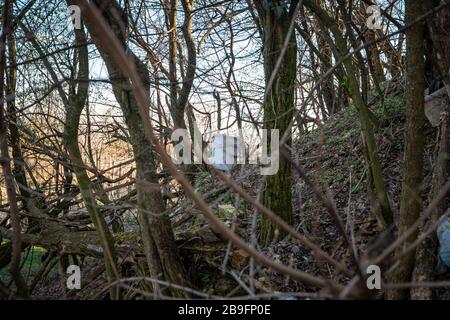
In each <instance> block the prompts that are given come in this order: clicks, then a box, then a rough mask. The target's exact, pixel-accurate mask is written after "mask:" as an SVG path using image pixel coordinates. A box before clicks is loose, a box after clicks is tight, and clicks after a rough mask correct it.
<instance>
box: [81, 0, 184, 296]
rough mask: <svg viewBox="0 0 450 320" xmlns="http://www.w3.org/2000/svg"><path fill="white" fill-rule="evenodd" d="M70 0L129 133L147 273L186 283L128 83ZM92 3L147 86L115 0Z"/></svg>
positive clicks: (151, 154) (145, 74)
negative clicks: (102, 66) (102, 63)
mask: <svg viewBox="0 0 450 320" xmlns="http://www.w3.org/2000/svg"><path fill="white" fill-rule="evenodd" d="M73 2H74V3H75V4H77V5H79V6H80V7H81V9H82V12H83V13H84V14H83V15H82V16H83V18H84V19H85V22H86V25H87V27H88V30H89V32H90V34H91V37H92V40H93V42H94V43H95V45H96V46H97V48H98V50H99V51H100V54H101V56H102V58H103V60H104V61H105V64H106V67H107V70H108V73H109V77H110V79H111V82H112V86H113V91H114V95H115V97H116V100H117V102H118V103H119V105H120V107H121V109H122V113H123V116H124V118H125V122H126V124H127V127H128V130H129V132H130V140H131V141H130V143H131V145H132V147H133V153H134V156H135V161H136V175H137V177H136V178H137V192H138V215H139V223H140V226H141V234H142V242H143V245H144V252H145V255H146V259H147V264H148V267H149V271H150V274H151V276H152V277H154V278H160V279H165V280H166V281H169V282H171V283H174V284H178V285H187V284H188V283H189V281H188V280H187V274H186V272H185V270H184V267H183V264H182V263H181V259H180V256H179V254H178V248H177V246H176V243H175V239H174V234H173V230H172V226H171V222H170V220H169V217H168V216H167V215H166V214H164V211H165V204H164V201H163V198H162V195H161V189H160V185H159V181H158V179H159V178H158V175H157V172H156V170H157V168H158V166H159V162H158V160H157V158H156V156H155V154H154V151H153V148H152V146H151V145H149V144H148V142H147V140H146V138H145V134H144V128H143V124H142V119H141V117H140V114H139V109H138V105H137V102H136V100H135V97H134V95H133V94H132V89H131V84H130V82H129V80H128V79H127V77H126V76H125V75H124V74H123V73H122V71H121V69H120V68H119V67H118V66H117V65H116V64H115V63H114V62H113V60H112V59H111V56H110V55H111V51H109V47H108V46H107V45H106V44H105V43H104V40H103V39H102V37H101V36H100V35H99V34H98V32H97V29H96V22H97V21H96V20H95V19H94V18H93V16H92V14H91V13H90V11H89V10H87V9H86V5H87V4H86V3H84V1H81V0H73ZM95 3H96V4H97V6H98V7H99V9H100V10H101V12H102V14H103V17H104V18H105V20H106V21H107V23H108V24H109V25H110V27H111V30H112V31H113V32H114V34H115V35H116V36H117V38H118V39H119V41H120V42H121V44H122V45H123V49H124V50H126V51H127V53H128V54H129V56H130V60H129V61H130V63H134V64H135V66H136V70H137V71H138V72H139V74H140V76H141V79H142V82H143V84H144V85H145V86H147V87H148V86H149V74H148V70H147V68H146V66H145V65H144V64H143V63H142V62H141V61H140V60H139V59H138V58H137V57H136V55H134V53H133V52H132V51H131V50H130V49H129V48H127V47H126V44H125V42H126V39H127V31H126V27H127V21H126V16H125V14H124V12H123V10H122V9H121V8H120V6H119V5H118V4H117V3H116V2H115V1H106V0H98V1H95ZM154 290H155V291H157V290H159V288H158V286H154ZM171 292H172V294H173V295H174V296H178V297H186V295H187V294H186V293H185V292H182V291H180V290H175V289H171ZM156 293H157V292H156Z"/></svg>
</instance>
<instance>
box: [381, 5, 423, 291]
mask: <svg viewBox="0 0 450 320" xmlns="http://www.w3.org/2000/svg"><path fill="white" fill-rule="evenodd" d="M423 13H424V12H423V7H422V3H420V2H419V1H415V0H407V1H406V23H412V22H413V21H415V20H416V19H417V17H419V16H420V15H422V14H423ZM424 28H425V25H424V23H423V22H420V23H416V24H414V26H412V27H411V28H410V29H408V30H407V32H406V39H407V40H406V41H407V46H406V50H407V91H406V124H405V127H406V128H405V149H404V156H403V179H402V192H401V196H400V217H399V219H400V220H399V223H398V230H399V231H398V232H399V234H400V235H401V234H403V233H405V232H406V231H407V230H408V229H409V228H410V227H411V225H412V224H414V222H415V221H416V220H417V219H418V218H419V214H420V210H421V207H422V200H421V189H422V179H423V154H424V125H425V114H424V90H425V78H424V73H425V61H424ZM417 235H418V232H417V231H416V232H414V234H412V235H411V236H410V237H409V238H408V239H406V241H405V242H404V243H403V244H402V246H400V248H399V250H398V251H397V254H400V253H401V251H402V250H403V249H405V248H406V247H408V246H409V245H410V244H411V243H412V242H414V241H415V240H416V238H417ZM414 259H415V250H412V251H411V252H410V253H408V254H406V255H405V256H404V257H403V258H401V260H400V263H399V265H398V267H397V268H396V269H394V270H393V272H392V273H391V274H390V275H389V281H390V282H391V283H394V284H395V283H403V282H409V281H410V280H411V274H412V271H413V268H414ZM407 292H408V291H407V290H401V289H392V290H388V291H387V298H388V299H405V298H407Z"/></svg>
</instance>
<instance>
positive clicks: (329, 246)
mask: <svg viewBox="0 0 450 320" xmlns="http://www.w3.org/2000/svg"><path fill="white" fill-rule="evenodd" d="M383 91H384V105H383V104H382V103H381V99H379V98H376V97H375V98H371V99H369V105H371V109H372V111H373V113H374V115H375V116H376V118H377V120H378V126H377V128H376V140H377V146H378V151H379V156H380V160H381V165H382V170H383V174H384V177H385V183H386V185H387V189H388V192H389V196H390V200H391V205H392V209H393V210H394V214H398V207H399V205H398V201H399V196H400V191H401V175H402V168H401V163H402V157H403V155H402V150H403V141H404V137H403V135H404V121H405V119H404V105H405V102H404V94H403V92H404V88H403V86H402V85H401V84H391V85H390V87H389V88H384V90H383ZM355 119H357V111H356V110H355V109H354V108H353V107H351V106H350V107H349V108H347V110H345V111H344V112H342V113H339V114H337V115H335V116H333V117H332V118H330V119H328V120H327V121H326V122H325V124H324V125H323V127H322V128H321V129H317V130H315V131H313V132H311V133H310V134H308V135H305V136H304V137H302V138H301V139H300V140H297V141H295V142H294V145H293V150H294V151H295V152H294V154H295V159H294V160H295V161H297V162H298V163H299V164H300V165H301V166H302V167H303V168H304V170H305V171H306V172H307V173H308V175H309V177H310V178H312V179H314V181H316V182H317V183H318V184H319V185H320V186H322V188H323V189H324V190H325V189H328V193H329V194H330V195H331V196H332V197H333V199H334V202H335V204H336V207H337V209H338V213H339V215H340V218H341V220H342V221H343V223H344V225H345V228H346V231H347V233H348V234H349V235H350V239H351V242H352V246H353V248H352V250H353V251H354V252H355V253H356V255H357V256H358V257H364V255H365V252H367V250H368V248H369V246H370V244H371V243H372V242H373V241H374V239H375V238H376V236H377V235H378V234H379V231H378V230H379V228H378V226H377V220H376V217H375V216H374V215H373V214H372V213H371V209H370V208H371V205H370V203H369V201H368V197H367V191H366V187H365V183H364V181H363V180H364V176H365V173H366V172H365V165H364V154H363V145H362V138H361V133H360V132H361V131H360V129H359V127H358V124H357V123H358V121H356V120H355ZM426 132H427V135H426V136H427V139H426V151H425V159H424V161H425V162H424V163H425V168H426V171H425V183H424V186H425V187H424V190H423V198H424V199H427V196H428V192H429V186H430V181H431V174H430V171H431V166H432V161H433V154H434V151H433V149H434V141H435V130H434V129H433V128H432V127H431V126H430V125H429V124H428V123H427V127H426ZM247 169H248V168H244V170H240V172H239V173H236V174H234V175H236V177H234V178H235V179H237V180H238V181H240V183H241V185H242V187H243V188H244V189H245V190H246V191H247V192H249V193H251V194H252V195H253V196H256V193H257V190H258V188H257V185H258V183H259V180H260V177H258V176H257V175H256V174H255V172H254V170H251V169H248V170H247ZM194 186H195V187H196V189H197V191H198V192H199V193H203V194H204V196H206V197H208V196H211V197H212V198H213V201H212V202H211V203H212V206H213V207H214V208H215V210H216V213H217V214H218V215H219V216H220V217H221V218H222V219H223V220H224V221H226V222H227V223H228V224H229V225H230V226H232V227H233V228H234V229H235V230H236V232H237V233H238V234H240V235H241V236H243V237H244V238H245V237H246V238H247V239H246V240H248V241H249V242H251V241H254V239H253V240H252V239H251V238H250V236H249V235H251V234H252V230H254V228H255V225H254V223H255V222H254V219H252V217H253V213H254V210H253V209H252V208H247V207H246V206H245V205H244V204H243V203H242V202H241V201H238V200H236V198H235V197H234V196H233V195H231V194H229V193H227V192H223V191H222V192H221V191H220V190H221V188H222V189H223V185H222V184H221V183H220V182H218V181H216V180H215V179H213V178H212V177H211V174H209V173H208V172H203V173H202V174H200V175H198V176H197V178H196V180H195V185H194ZM211 190H216V191H217V190H218V192H217V193H215V192H214V191H211ZM293 192H294V200H293V208H294V212H295V225H294V227H295V229H296V230H297V231H298V232H299V233H301V234H302V235H304V236H306V237H307V238H308V239H310V240H312V241H313V242H315V243H318V244H320V246H321V248H322V249H323V250H324V251H326V252H327V253H329V254H330V255H331V256H332V257H333V258H335V259H336V260H338V261H341V262H344V263H346V264H347V265H351V256H350V254H351V252H350V250H348V249H347V246H346V244H345V243H344V241H343V238H342V237H341V236H340V234H339V232H338V230H337V228H336V227H335V224H334V222H333V219H332V217H331V216H330V215H329V214H328V213H327V211H326V210H325V208H324V207H323V206H322V205H321V204H320V203H318V202H317V201H316V200H315V198H314V195H313V194H312V191H311V190H310V188H309V187H308V186H307V185H306V184H305V183H304V182H303V181H302V179H300V178H299V177H298V176H297V174H295V173H294V190H293ZM324 192H325V191H324ZM217 194H218V195H217ZM186 202H188V200H186ZM187 207H188V209H186V208H187ZM175 211H176V212H177V213H176V214H174V215H173V218H174V219H173V220H174V225H175V226H176V236H177V239H178V241H179V243H180V250H181V254H182V255H183V257H184V258H185V260H186V262H187V265H188V266H190V267H189V268H191V269H193V270H192V271H194V269H195V271H196V272H195V274H196V276H195V279H194V280H193V282H194V283H195V285H196V287H197V288H198V289H199V290H200V291H203V292H207V293H210V294H215V295H221V296H239V295H246V294H248V292H246V291H248V288H247V289H246V288H245V287H243V286H242V285H240V284H239V283H238V281H236V280H235V279H236V278H240V279H242V280H243V281H244V282H245V283H248V284H249V287H250V288H256V290H257V292H259V293H273V292H283V293H287V294H288V293H292V294H293V295H294V296H295V293H296V292H309V293H310V294H311V296H310V297H311V298H314V294H315V293H317V289H315V288H311V287H305V286H304V285H302V284H300V283H298V282H295V281H292V280H291V279H289V278H286V277H284V276H280V275H279V274H278V273H276V272H273V271H272V270H269V269H267V268H265V267H255V269H252V264H251V263H250V259H248V257H247V255H246V254H245V253H243V252H241V251H240V250H234V249H233V248H231V247H230V246H227V244H226V243H223V242H222V241H221V240H220V239H219V238H218V237H217V235H215V234H214V233H213V232H212V231H211V230H209V229H208V228H207V226H206V224H205V222H204V220H202V218H201V215H200V214H199V212H197V211H195V208H193V206H191V207H189V206H187V205H186V204H182V205H181V206H180V210H175ZM180 212H181V213H180ZM185 212H190V214H191V213H193V214H191V217H190V218H186V213H185ZM197 238H201V240H202V241H201V242H199V243H196V241H195V240H193V241H191V239H197ZM186 239H189V240H186ZM258 249H259V250H261V251H262V252H263V253H264V254H266V255H267V256H269V257H270V258H271V259H273V260H275V261H279V262H282V263H284V264H286V265H290V266H292V267H295V268H297V269H299V270H302V271H304V272H308V273H310V274H313V275H317V276H324V277H333V278H334V279H335V280H336V281H340V282H344V281H346V280H348V279H346V278H345V276H344V275H341V274H339V273H335V272H333V269H332V267H331V266H329V265H328V264H326V263H323V262H320V261H318V260H317V259H316V258H315V257H314V255H313V253H312V252H311V251H309V250H307V249H306V248H305V247H303V246H302V245H300V244H299V243H298V242H296V241H294V240H292V239H291V238H290V237H287V238H285V239H281V241H278V242H277V243H276V244H272V245H268V246H265V247H261V246H259V247H258ZM193 252H194V253H195V254H192V253H193ZM28 263H29V265H30V272H37V270H34V269H33V268H34V267H33V266H34V264H33V263H30V262H28ZM98 264H99V261H98V260H92V261H90V262H88V263H87V264H86V268H84V269H83V271H82V274H89V273H92V272H95V271H93V270H96V269H98ZM224 265H226V266H227V267H226V268H225V270H226V271H225V272H222V271H220V270H223V266H224ZM218 270H219V271H218ZM97 273H98V272H97ZM249 273H251V274H255V277H254V279H253V277H249ZM192 274H194V272H192ZM59 279H60V277H59V275H58V267H57V266H55V267H54V268H53V271H52V272H50V273H49V274H48V275H47V277H45V279H44V280H42V281H41V282H40V284H39V285H38V286H37V288H36V290H35V292H34V298H35V299H60V298H62V297H64V298H66V297H67V298H69V299H71V298H72V299H89V298H99V297H104V296H105V295H106V293H104V294H103V295H102V294H100V296H98V292H97V288H98V287H100V286H102V284H104V283H105V279H103V278H102V277H101V276H100V277H97V278H95V279H96V280H93V281H92V282H90V283H87V285H86V286H85V287H84V288H83V289H82V290H81V291H80V292H78V293H76V294H73V293H69V294H68V295H67V296H66V293H65V292H64V290H62V286H63V285H64V284H63V283H62V282H61V281H60V280H59ZM447 294H448V292H446V293H445V294H444V292H443V291H439V296H440V297H441V298H445V297H447V298H448V296H447Z"/></svg>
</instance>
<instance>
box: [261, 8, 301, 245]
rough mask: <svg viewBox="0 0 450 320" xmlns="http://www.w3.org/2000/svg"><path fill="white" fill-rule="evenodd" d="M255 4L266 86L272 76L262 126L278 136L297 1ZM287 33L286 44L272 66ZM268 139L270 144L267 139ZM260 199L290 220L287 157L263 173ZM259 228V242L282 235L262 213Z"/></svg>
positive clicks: (288, 116) (289, 103)
mask: <svg viewBox="0 0 450 320" xmlns="http://www.w3.org/2000/svg"><path fill="white" fill-rule="evenodd" d="M255 4H256V8H257V10H258V13H259V17H260V20H261V22H262V25H263V28H262V29H263V30H264V39H263V41H264V74H265V80H266V86H267V85H268V84H269V82H270V79H271V78H272V77H273V79H274V80H273V82H272V85H271V87H270V88H266V90H267V92H268V94H266V99H265V101H264V127H265V128H266V129H268V134H269V135H270V129H279V132H280V137H282V136H283V135H284V134H285V132H286V130H290V126H289V124H290V122H291V120H292V117H293V112H294V107H295V79H296V73H297V41H296V37H295V32H294V30H292V32H291V34H290V35H289V28H290V25H291V21H292V19H295V17H294V14H293V13H294V12H295V7H296V4H297V1H291V4H290V8H286V7H285V6H286V5H285V4H278V5H276V4H275V3H270V2H267V1H255ZM287 37H289V41H288V47H287V49H286V51H285V53H284V55H283V57H282V61H281V64H280V65H279V68H278V69H276V65H277V61H278V59H279V58H280V54H281V52H282V50H283V46H284V44H285V41H286V38H287ZM290 136H291V133H289V139H288V140H287V142H286V143H287V144H288V145H290V144H291V137H290ZM268 142H269V144H270V139H268ZM262 203H263V204H264V205H265V206H266V207H267V208H269V209H271V210H272V211H273V212H274V213H276V214H277V215H279V216H280V217H281V218H283V219H284V220H285V221H286V222H288V223H289V224H292V223H293V220H294V218H293V214H292V177H291V163H290V162H289V161H288V160H286V159H280V161H279V170H278V172H277V173H276V174H274V175H269V176H267V177H266V181H265V187H264V190H263V194H262ZM260 231H261V242H262V243H270V242H272V241H275V240H276V239H281V237H283V236H284V235H285V233H284V232H282V231H281V230H280V229H278V228H277V227H276V226H275V225H273V224H272V223H271V222H270V220H268V219H267V218H265V217H263V218H262V221H261V230H260Z"/></svg>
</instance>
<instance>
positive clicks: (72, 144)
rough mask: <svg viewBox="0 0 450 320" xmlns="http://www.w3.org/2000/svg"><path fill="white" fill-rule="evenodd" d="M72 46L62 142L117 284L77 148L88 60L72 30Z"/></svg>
mask: <svg viewBox="0 0 450 320" xmlns="http://www.w3.org/2000/svg"><path fill="white" fill-rule="evenodd" d="M75 37H76V43H77V44H78V45H79V47H78V49H77V53H76V61H78V70H77V73H78V76H77V79H78V80H79V82H78V85H71V89H70V90H69V91H70V94H69V96H68V99H67V105H66V119H65V124H64V134H63V140H64V145H65V147H66V149H67V153H68V154H69V158H70V160H71V163H72V166H73V171H74V173H75V175H76V177H77V181H78V186H79V188H80V193H81V196H82V198H83V202H84V204H85V206H86V209H87V211H88V213H89V215H90V217H91V220H92V222H93V224H94V226H95V229H96V231H97V234H98V235H99V237H100V243H101V244H102V247H103V254H104V261H105V269H106V276H107V278H108V281H109V282H110V283H111V282H114V281H116V280H118V276H119V275H118V271H117V267H116V263H117V257H116V253H115V249H114V241H113V238H112V235H111V232H110V230H109V228H108V225H107V224H106V221H105V219H104V217H103V216H102V215H101V213H100V212H99V210H98V208H97V204H96V200H95V196H94V192H93V190H92V187H93V185H92V183H91V180H90V179H89V176H88V174H87V171H86V168H85V164H84V161H83V158H82V156H81V151H80V147H79V144H78V128H79V125H80V117H81V113H82V111H83V109H84V107H85V105H86V101H87V97H88V87H89V82H88V79H89V58H88V50H87V46H86V45H85V46H83V44H85V43H86V42H87V41H86V36H85V34H84V32H83V31H82V30H75ZM110 296H111V299H118V298H119V290H118V289H117V288H116V287H112V288H111V289H110Z"/></svg>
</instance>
